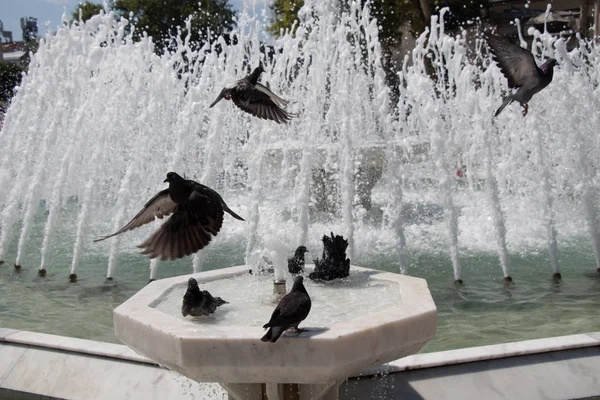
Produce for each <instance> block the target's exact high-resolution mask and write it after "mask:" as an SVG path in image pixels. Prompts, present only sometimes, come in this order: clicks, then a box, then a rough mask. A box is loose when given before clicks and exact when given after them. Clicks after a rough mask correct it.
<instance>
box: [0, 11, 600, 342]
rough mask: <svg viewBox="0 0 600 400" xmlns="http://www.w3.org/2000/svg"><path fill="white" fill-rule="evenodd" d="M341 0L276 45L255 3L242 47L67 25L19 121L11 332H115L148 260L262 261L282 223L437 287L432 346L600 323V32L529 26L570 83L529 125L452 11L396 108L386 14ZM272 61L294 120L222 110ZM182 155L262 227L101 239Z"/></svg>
mask: <svg viewBox="0 0 600 400" xmlns="http://www.w3.org/2000/svg"><path fill="white" fill-rule="evenodd" d="M323 3H327V2H319V1H316V0H307V1H305V8H304V11H303V12H302V13H301V24H300V28H299V29H300V33H299V34H298V35H296V36H295V37H292V36H290V35H287V36H284V37H282V38H281V39H279V40H277V41H276V42H275V43H274V48H275V50H276V51H275V52H274V54H273V56H272V57H266V56H264V55H261V53H260V51H259V49H260V42H259V32H260V30H261V29H262V28H261V26H260V24H258V23H257V21H256V20H254V19H252V18H250V17H249V16H248V14H246V13H242V14H241V15H240V19H239V21H238V27H239V29H238V30H236V32H234V34H235V35H237V36H238V42H237V44H236V45H226V44H225V43H222V40H221V45H222V49H223V50H222V51H221V52H217V51H208V50H210V49H208V48H205V49H203V50H202V51H200V52H194V51H191V50H190V49H189V48H188V47H187V45H186V44H185V43H183V42H182V43H180V44H179V47H178V48H177V50H176V51H175V52H174V53H173V54H170V55H166V56H164V57H157V56H156V55H155V54H154V53H153V46H152V43H151V41H150V40H144V41H142V42H139V43H134V42H133V41H132V40H131V39H130V38H129V37H128V36H127V34H126V33H125V32H126V29H125V27H126V24H127V23H128V22H127V21H124V20H120V21H115V20H114V19H113V18H112V16H111V15H101V16H97V17H95V18H94V19H92V20H91V21H89V22H88V23H86V24H85V25H73V26H70V27H67V26H65V27H61V28H60V29H59V30H58V32H57V33H56V34H55V35H50V36H48V37H46V38H45V40H44V42H43V43H41V45H40V50H39V51H38V53H36V54H35V56H34V57H33V61H32V63H31V66H30V69H29V71H28V75H27V76H26V77H25V78H24V79H23V83H22V86H21V88H20V89H19V91H18V93H17V95H16V97H15V98H14V99H13V101H12V104H11V106H10V108H9V109H8V112H7V114H6V117H5V120H4V125H3V127H2V131H1V132H0V148H2V149H3V151H2V153H0V188H2V190H0V210H1V211H0V259H1V260H3V261H5V263H4V265H2V266H0V298H1V299H2V302H1V305H0V326H5V327H11V328H18V329H28V330H40V331H45V332H52V333H59V334H65V335H73V336H79V337H88V338H94V339H99V340H107V341H114V340H115V338H114V335H113V334H112V322H111V310H112V309H113V308H114V307H116V306H117V305H118V304H120V303H121V302H123V301H124V300H125V299H127V298H128V297H130V296H131V295H132V294H133V293H135V292H136V291H137V290H139V289H140V288H141V287H142V286H143V285H144V284H146V282H147V281H148V275H150V278H161V277H167V276H173V275H177V274H188V273H190V272H191V271H200V270H209V269H215V268H223V267H229V266H232V265H241V264H252V263H253V262H255V261H256V259H257V257H258V256H259V255H260V253H261V252H262V250H263V249H264V247H265V238H266V237H267V236H268V235H276V236H277V237H278V238H279V240H280V241H281V242H282V243H285V244H286V245H287V246H289V249H290V255H291V254H292V251H293V249H294V248H295V247H296V246H297V245H299V244H306V245H307V247H308V248H309V249H310V250H311V253H309V254H307V256H308V259H309V260H310V259H311V258H315V257H316V256H318V255H319V254H320V251H321V244H320V238H321V236H322V235H323V234H328V233H329V232H331V231H333V232H335V233H336V234H341V235H344V237H346V238H347V239H348V240H349V243H350V245H349V248H348V253H349V256H350V258H351V260H352V263H353V264H356V265H361V266H365V267H372V268H380V269H384V270H389V271H394V272H399V271H400V272H402V273H407V274H410V275H414V276H418V277H424V278H426V279H427V280H428V282H429V285H430V288H431V291H432V294H433V297H434V299H435V301H436V304H437V305H438V308H439V314H438V331H437V336H436V338H434V340H432V341H431V342H430V343H429V344H428V345H427V347H426V349H425V350H426V351H427V350H430V351H431V350H437V349H447V348H455V347H463V346H467V345H468V346H472V345H477V344H486V343H497V342H503V341H514V340H522V339H527V338H533V337H541V336H552V335H561V334H568V333H576V332H587V331H597V330H598V328H599V327H598V325H597V323H596V322H595V321H596V320H597V318H595V316H596V313H595V311H596V308H595V307H594V306H595V304H597V303H598V293H600V291H599V290H598V285H599V278H598V276H597V275H596V274H597V273H596V272H595V270H596V268H597V267H598V260H600V229H599V228H598V227H599V225H598V224H597V221H598V205H599V193H600V192H599V191H598V189H600V169H599V168H598V165H597V162H596V158H597V157H596V156H595V155H596V154H598V153H600V137H599V136H598V134H597V132H598V131H599V130H600V114H598V113H597V110H598V108H599V105H600V91H599V90H598V85H599V83H600V73H599V69H598V68H599V67H598V66H599V65H600V64H599V63H598V62H597V60H598V59H599V57H600V48H599V47H598V46H597V44H594V43H592V42H586V41H584V40H579V41H577V40H573V41H572V42H570V43H568V44H569V46H567V43H566V42H565V40H563V39H560V38H555V37H552V36H550V35H549V34H548V33H547V32H537V31H531V32H529V33H531V34H532V35H533V36H532V37H533V52H534V54H535V57H536V58H538V59H540V60H541V59H542V58H545V57H549V56H554V57H555V58H556V59H557V60H558V61H559V67H558V68H557V69H556V70H555V76H554V81H553V82H552V84H551V85H550V86H549V87H548V88H546V89H545V90H544V95H543V96H542V95H540V96H537V97H536V98H534V99H533V101H532V102H531V104H530V106H531V107H530V113H529V115H528V116H527V118H525V119H524V118H522V117H521V115H520V111H519V110H518V107H516V106H515V108H516V109H515V108H513V107H508V108H507V109H506V110H505V111H504V112H503V113H502V114H501V115H500V116H499V117H498V118H497V119H495V120H492V119H491V116H492V115H493V112H494V110H495V108H496V107H497V106H498V104H499V102H500V101H501V98H502V95H503V94H504V90H505V89H506V82H505V79H504V78H503V77H502V75H501V73H500V71H499V70H498V69H497V68H496V67H494V66H490V58H489V55H488V54H487V52H486V51H485V49H484V46H483V43H482V42H481V41H478V40H470V39H468V38H467V36H466V35H456V36H455V35H448V34H447V33H446V32H445V30H444V26H443V23H440V19H439V18H438V17H434V18H433V19H432V21H431V26H430V28H429V30H428V31H427V32H425V33H424V34H423V35H422V36H421V37H420V38H419V40H417V43H416V46H415V48H414V50H413V51H412V52H411V54H409V55H408V56H407V58H406V63H405V65H404V66H403V68H402V70H401V71H400V73H399V77H400V81H401V86H400V87H399V88H398V91H399V100H398V102H397V103H395V104H391V103H390V100H389V99H390V96H389V94H390V89H389V87H388V86H387V85H386V83H385V73H384V70H383V67H382V65H381V61H380V60H381V56H382V50H381V46H380V43H379V41H378V38H377V24H376V22H374V21H372V19H371V18H370V17H369V14H368V10H367V9H361V8H359V7H358V6H357V4H354V5H352V7H351V9H349V10H344V11H342V10H339V9H335V7H333V6H331V4H323ZM212 50H214V49H212ZM185 59H191V60H196V61H195V62H193V63H192V65H189V68H180V67H181V65H182V62H183V60H185ZM259 61H262V62H263V64H264V65H265V69H266V73H265V74H264V76H263V82H268V83H269V85H270V86H271V87H272V88H273V89H274V90H275V89H276V92H277V93H278V94H280V95H281V96H282V97H284V98H288V99H292V100H294V102H293V104H291V105H290V111H292V112H298V113H299V116H298V117H297V118H295V119H294V120H293V121H292V123H290V124H289V125H285V126H279V125H276V124H273V123H270V122H268V121H261V120H256V119H253V118H251V117H249V116H248V115H246V114H244V113H241V112H239V110H237V109H236V108H235V107H231V105H230V104H226V105H223V106H221V107H216V108H214V109H210V110H209V109H208V105H209V104H210V102H211V101H212V99H213V98H214V97H215V95H216V94H217V93H218V91H219V90H220V88H221V87H222V86H223V84H224V83H225V82H227V81H230V80H232V79H235V78H237V77H239V76H242V75H244V74H245V73H247V69H248V68H250V67H251V66H252V65H256V64H257V63H258V62H259ZM432 71H434V72H435V76H437V79H432V77H431V75H430V74H431V72H432ZM564 99H567V100H566V101H565V100H564ZM227 106H229V107H227ZM457 169H458V170H460V171H461V174H460V175H461V176H457ZM169 170H175V171H178V172H180V173H181V174H185V175H186V176H187V177H189V178H191V179H195V180H198V181H200V182H202V183H204V184H207V185H209V186H211V187H214V188H215V189H216V190H218V191H219V192H220V193H221V194H222V195H223V197H224V199H225V200H226V201H227V203H228V205H229V206H230V207H231V208H232V209H234V210H236V212H238V213H239V214H240V215H241V216H243V217H244V218H246V220H247V222H246V223H236V224H233V223H229V222H231V221H229V220H228V219H227V218H228V217H226V221H225V223H224V226H223V229H222V231H221V232H220V233H219V235H218V236H217V237H216V238H215V239H214V240H213V242H212V243H211V245H210V246H208V248H207V249H206V251H203V252H201V253H199V254H198V255H197V256H196V257H194V258H193V259H192V260H190V259H185V260H180V261H178V262H173V263H154V262H153V263H151V262H149V261H148V260H147V259H145V258H143V257H141V256H139V255H138V254H136V248H135V245H136V244H138V243H140V242H141V241H142V240H143V238H144V237H146V236H147V235H148V233H149V232H150V231H151V230H152V229H153V228H154V227H150V226H149V227H146V228H142V229H138V230H136V231H134V232H128V233H127V234H123V235H120V236H119V237H117V238H115V239H111V240H109V241H105V242H102V243H99V244H94V243H92V240H93V239H94V238H97V237H98V236H101V235H103V234H106V233H108V232H113V231H115V230H116V228H117V227H120V226H122V225H123V223H124V222H126V220H128V219H129V218H131V216H133V215H135V213H136V212H137V211H138V210H139V208H140V207H141V205H142V204H144V202H145V201H147V199H148V198H150V196H152V195H153V194H154V193H156V191H157V190H159V189H161V188H163V187H164V184H163V183H162V181H163V180H164V175H165V173H166V172H167V171H169ZM15 183H21V184H18V185H17V184H15ZM13 263H18V264H21V265H22V266H23V269H22V270H21V272H20V273H17V272H15V271H14V270H13V268H12V265H13ZM41 270H45V271H47V276H46V278H45V279H43V278H41V277H37V276H36V274H37V273H38V271H41ZM555 272H560V273H561V274H562V275H563V281H562V282H554V281H552V280H551V278H550V276H551V275H552V273H555ZM71 273H76V274H77V275H78V277H79V280H78V282H76V283H73V284H71V283H69V282H68V277H69V275H70V274H71ZM506 276H512V277H513V278H514V280H515V282H514V284H513V285H508V286H506V285H505V284H504V281H503V278H504V277H506ZM107 277H110V278H113V281H112V282H105V279H106V278H107ZM458 279H462V280H463V281H464V282H465V285H464V286H463V287H455V286H454V285H453V282H454V281H455V280H458Z"/></svg>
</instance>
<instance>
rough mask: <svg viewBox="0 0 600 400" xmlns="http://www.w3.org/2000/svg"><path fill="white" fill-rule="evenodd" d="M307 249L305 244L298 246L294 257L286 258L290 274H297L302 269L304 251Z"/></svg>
mask: <svg viewBox="0 0 600 400" xmlns="http://www.w3.org/2000/svg"><path fill="white" fill-rule="evenodd" d="M307 251H308V249H307V248H306V246H298V248H297V249H296V252H295V253H294V257H292V258H288V271H290V274H299V273H301V272H303V271H304V253H306V252H307Z"/></svg>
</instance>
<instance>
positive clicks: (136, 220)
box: [94, 172, 244, 260]
mask: <svg viewBox="0 0 600 400" xmlns="http://www.w3.org/2000/svg"><path fill="white" fill-rule="evenodd" d="M165 182H169V188H168V189H164V190H161V191H160V192H158V193H157V194H156V196H154V197H153V198H151V199H150V200H149V201H148V202H147V203H146V204H145V205H144V208H142V210H141V211H140V212H139V213H138V214H137V215H136V216H135V217H133V219H132V220H131V221H129V223H128V224H127V225H125V226H124V227H122V228H121V229H119V230H118V231H117V232H115V233H113V234H112V235H108V236H104V237H102V238H100V239H96V240H94V241H95V242H99V241H101V240H104V239H108V238H109V237H113V236H115V235H118V234H120V233H123V232H126V231H129V230H132V229H135V228H137V227H139V226H142V225H145V224H147V223H149V222H152V221H154V219H155V218H163V217H164V216H167V215H170V214H173V215H172V216H171V217H170V218H169V219H168V220H167V222H165V223H164V224H162V225H161V227H160V228H158V229H157V230H156V231H155V232H154V233H153V234H152V236H150V237H149V238H148V239H147V240H146V241H145V242H144V243H142V244H140V245H139V246H138V247H139V248H142V249H144V251H143V252H142V254H149V255H150V258H155V257H160V259H161V260H166V259H167V258H170V259H171V260H175V259H177V258H181V257H184V256H187V255H189V254H193V253H195V252H197V251H198V250H200V249H202V248H203V247H204V246H206V245H207V244H208V243H209V242H210V240H211V239H212V236H211V234H212V235H213V236H216V235H217V233H218V232H219V230H220V229H221V225H223V212H224V211H227V212H228V213H229V214H231V216H233V217H234V218H236V219H239V220H240V221H244V219H243V218H242V217H240V216H239V215H237V214H236V213H234V212H233V211H231V209H229V207H227V204H225V201H223V198H221V195H219V193H217V192H215V191H214V190H212V189H211V188H209V187H208V186H204V185H202V184H200V183H198V182H195V181H192V180H186V179H183V178H182V177H181V176H179V175H177V174H176V173H175V172H169V173H168V174H167V179H165Z"/></svg>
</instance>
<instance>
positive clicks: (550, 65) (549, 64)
mask: <svg viewBox="0 0 600 400" xmlns="http://www.w3.org/2000/svg"><path fill="white" fill-rule="evenodd" d="M557 64H558V62H557V61H556V59H554V58H549V59H548V61H546V62H545V63H544V64H542V66H541V67H540V69H541V70H542V72H543V73H544V74H548V73H552V71H553V69H554V66H556V65H557Z"/></svg>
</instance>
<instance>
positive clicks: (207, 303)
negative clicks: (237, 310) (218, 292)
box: [181, 278, 228, 317]
mask: <svg viewBox="0 0 600 400" xmlns="http://www.w3.org/2000/svg"><path fill="white" fill-rule="evenodd" d="M223 304H228V303H227V302H226V301H225V300H223V299H222V298H220V297H213V296H212V295H211V294H210V293H209V292H208V291H207V290H200V288H199V287H198V282H197V281H196V280H195V279H194V278H190V279H188V288H187V291H186V292H185V294H184V295H183V304H182V305H181V314H183V316H184V317H186V316H188V315H191V316H192V317H199V316H201V315H209V314H212V313H214V312H215V310H216V309H217V307H219V306H222V305H223Z"/></svg>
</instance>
